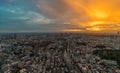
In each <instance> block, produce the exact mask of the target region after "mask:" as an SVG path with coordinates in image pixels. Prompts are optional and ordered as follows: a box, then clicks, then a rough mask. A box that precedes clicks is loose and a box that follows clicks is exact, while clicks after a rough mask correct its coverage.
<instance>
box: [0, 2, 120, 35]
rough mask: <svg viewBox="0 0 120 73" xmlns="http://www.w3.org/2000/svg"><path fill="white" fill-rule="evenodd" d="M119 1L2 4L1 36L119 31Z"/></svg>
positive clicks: (0, 16) (0, 10) (0, 6)
mask: <svg viewBox="0 0 120 73" xmlns="http://www.w3.org/2000/svg"><path fill="white" fill-rule="evenodd" d="M119 4H120V1H119V0H99V1H98V0H97V1H96V0H69V1H68V0H60V1H58V0H1V1H0V32H95V33H96V32H97V33H113V32H117V31H119V30H120V5H119Z"/></svg>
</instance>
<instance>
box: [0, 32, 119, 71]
mask: <svg viewBox="0 0 120 73" xmlns="http://www.w3.org/2000/svg"><path fill="white" fill-rule="evenodd" d="M119 46H120V43H119V35H93V34H80V33H16V34H15V33H11V34H10V33H6V34H0V73H120V69H119V65H120V63H119V61H120V58H119V56H120V55H119V56H118V55H115V54H117V53H115V52H114V56H118V58H119V59H118V61H117V60H113V59H112V58H111V59H106V58H102V57H100V55H95V54H94V52H95V51H103V50H108V51H110V50H111V51H118V53H120V48H119ZM105 54H106V53H105ZM111 55H112V54H111Z"/></svg>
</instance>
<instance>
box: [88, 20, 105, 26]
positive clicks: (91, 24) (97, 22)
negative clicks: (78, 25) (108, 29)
mask: <svg viewBox="0 0 120 73" xmlns="http://www.w3.org/2000/svg"><path fill="white" fill-rule="evenodd" d="M104 23H105V22H104V21H93V22H90V23H88V24H89V25H90V26H94V25H98V24H104Z"/></svg>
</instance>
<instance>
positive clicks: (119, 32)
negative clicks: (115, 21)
mask: <svg viewBox="0 0 120 73" xmlns="http://www.w3.org/2000/svg"><path fill="white" fill-rule="evenodd" d="M117 33H118V49H119V50H120V31H118V32H117Z"/></svg>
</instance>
